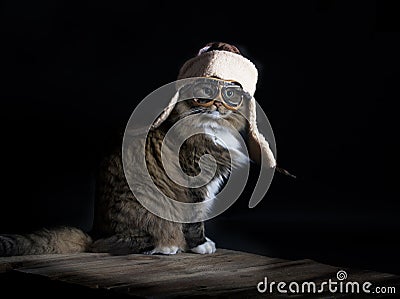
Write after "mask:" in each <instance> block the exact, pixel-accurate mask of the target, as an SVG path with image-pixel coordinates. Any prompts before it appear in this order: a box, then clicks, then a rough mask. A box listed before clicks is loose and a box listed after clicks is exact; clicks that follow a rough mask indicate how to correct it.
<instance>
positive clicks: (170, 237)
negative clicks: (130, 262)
mask: <svg viewBox="0 0 400 299" xmlns="http://www.w3.org/2000/svg"><path fill="white" fill-rule="evenodd" d="M150 215H151V216H150ZM149 217H151V218H153V217H156V216H154V215H152V214H150V213H149ZM152 220H154V221H149V222H148V226H147V232H148V233H149V234H150V235H151V236H152V237H153V239H154V243H155V247H154V249H152V250H150V251H147V252H145V253H146V254H176V253H178V252H181V251H184V250H185V248H186V246H185V245H186V242H185V238H184V236H183V233H182V224H180V223H175V222H170V221H167V220H164V219H160V218H158V217H156V218H154V219H152Z"/></svg>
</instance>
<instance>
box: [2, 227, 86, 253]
mask: <svg viewBox="0 0 400 299" xmlns="http://www.w3.org/2000/svg"><path fill="white" fill-rule="evenodd" d="M91 244H92V239H91V238H90V236H89V235H88V234H86V233H84V232H83V231H82V230H80V229H78V228H74V227H65V226H63V227H57V228H53V229H41V230H38V231H36V232H33V233H30V234H24V235H17V234H10V235H0V256H13V255H28V254H49V253H78V252H84V251H86V250H87V249H88V248H89V247H90V245H91Z"/></svg>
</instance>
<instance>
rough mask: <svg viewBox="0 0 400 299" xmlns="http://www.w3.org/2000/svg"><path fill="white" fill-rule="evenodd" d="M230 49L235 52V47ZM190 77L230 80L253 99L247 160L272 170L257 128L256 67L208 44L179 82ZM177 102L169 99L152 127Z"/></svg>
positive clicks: (187, 64) (272, 159)
mask: <svg viewBox="0 0 400 299" xmlns="http://www.w3.org/2000/svg"><path fill="white" fill-rule="evenodd" d="M228 46H230V47H233V46H231V45H228ZM233 48H235V49H236V47H233ZM192 77H217V78H219V79H223V80H233V81H236V82H238V83H239V84H240V85H241V86H242V88H243V89H244V90H245V91H246V92H248V93H249V94H250V95H251V96H252V98H251V100H250V102H249V104H248V109H249V111H248V121H249V136H248V141H247V145H248V150H249V154H250V158H251V159H252V160H253V161H255V162H257V163H260V161H261V160H262V161H263V165H264V166H267V167H268V168H274V167H275V166H276V160H275V157H274V154H273V153H272V151H271V149H270V146H269V144H268V142H267V140H266V139H265V137H264V136H263V135H262V134H261V133H260V132H259V130H258V127H257V121H256V115H257V114H256V102H255V99H254V93H255V91H256V84H257V79H258V71H257V68H256V67H255V65H254V64H253V63H252V62H251V61H250V60H249V59H247V58H245V57H244V56H242V55H241V54H238V53H234V52H230V51H226V50H220V49H218V50H214V49H212V48H211V46H209V45H207V46H206V47H204V48H202V49H200V51H199V53H198V55H197V56H195V57H193V58H191V59H189V60H188V61H186V62H185V63H184V65H183V66H182V68H181V69H180V71H179V75H178V79H185V78H192ZM176 102H177V97H174V98H172V99H171V101H170V103H169V105H168V106H167V107H166V108H165V109H164V111H163V112H162V113H161V115H160V116H159V117H158V118H157V119H156V121H155V122H154V124H153V128H156V127H158V126H159V125H160V124H161V123H162V122H164V121H165V120H166V119H167V118H168V116H169V114H170V113H171V111H172V110H173V108H174V107H175V104H176ZM261 155H262V156H261Z"/></svg>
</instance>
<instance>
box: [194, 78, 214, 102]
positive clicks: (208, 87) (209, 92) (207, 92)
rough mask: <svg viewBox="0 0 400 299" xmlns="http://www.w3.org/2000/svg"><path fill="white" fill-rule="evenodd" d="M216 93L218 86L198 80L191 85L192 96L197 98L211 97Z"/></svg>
mask: <svg viewBox="0 0 400 299" xmlns="http://www.w3.org/2000/svg"><path fill="white" fill-rule="evenodd" d="M217 93H218V86H217V85H215V84H210V83H206V82H200V83H198V84H196V85H195V86H194V87H193V96H194V97H195V98H197V99H210V100H211V99H213V98H215V96H216V95H217Z"/></svg>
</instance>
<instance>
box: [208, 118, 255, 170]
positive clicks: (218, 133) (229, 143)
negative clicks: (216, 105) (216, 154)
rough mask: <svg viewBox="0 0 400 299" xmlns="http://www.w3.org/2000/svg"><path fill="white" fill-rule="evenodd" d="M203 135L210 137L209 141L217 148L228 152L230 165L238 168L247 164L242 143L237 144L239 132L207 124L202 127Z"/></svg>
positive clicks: (245, 152) (246, 156)
mask: <svg viewBox="0 0 400 299" xmlns="http://www.w3.org/2000/svg"><path fill="white" fill-rule="evenodd" d="M204 133H205V134H207V135H209V136H210V139H211V140H212V141H213V142H214V143H215V144H216V145H219V146H222V147H224V148H226V149H228V150H229V152H230V154H231V159H232V164H233V166H234V167H238V166H240V165H242V164H245V163H248V161H249V157H248V155H247V151H246V149H245V148H244V144H243V143H244V142H243V143H241V142H239V140H238V138H240V134H239V132H232V129H230V128H226V127H222V126H219V125H218V124H209V125H205V126H204Z"/></svg>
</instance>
